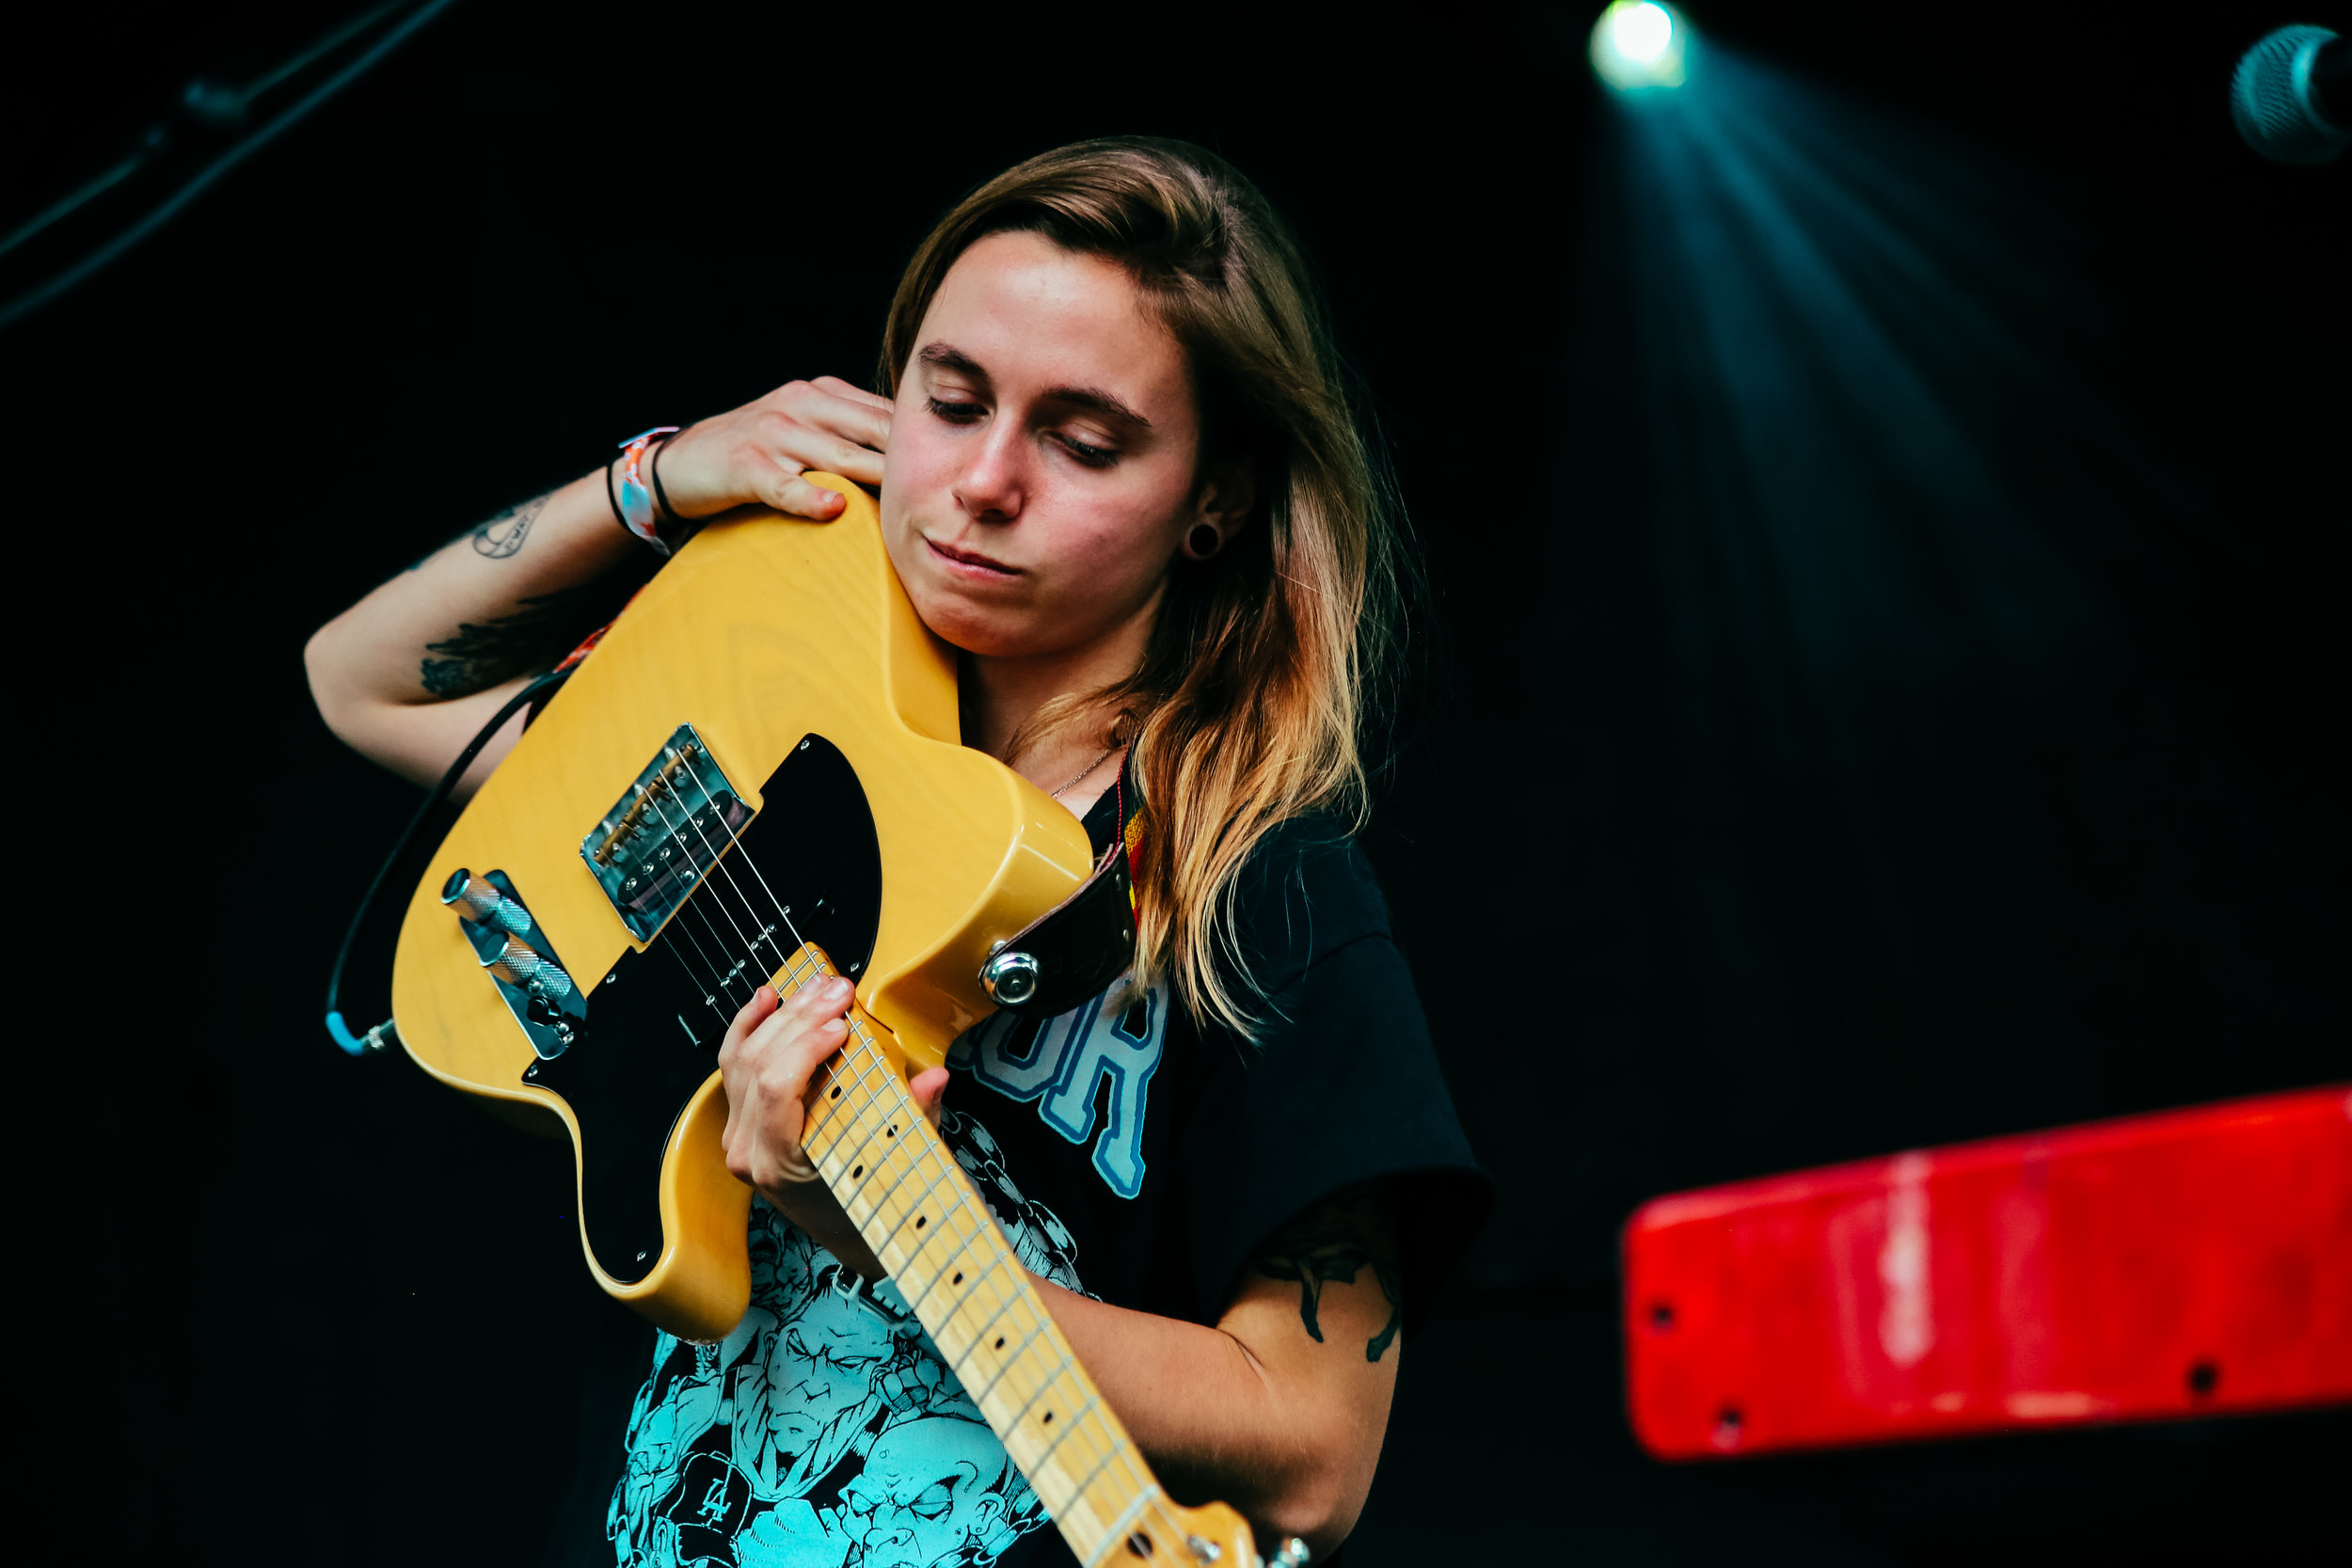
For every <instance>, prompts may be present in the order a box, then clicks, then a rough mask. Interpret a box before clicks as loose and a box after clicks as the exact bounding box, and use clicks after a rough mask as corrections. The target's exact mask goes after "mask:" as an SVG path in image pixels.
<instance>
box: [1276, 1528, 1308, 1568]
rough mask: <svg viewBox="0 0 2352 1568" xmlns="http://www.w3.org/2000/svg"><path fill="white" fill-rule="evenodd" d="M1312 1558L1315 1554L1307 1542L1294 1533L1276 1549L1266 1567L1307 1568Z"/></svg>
mask: <svg viewBox="0 0 2352 1568" xmlns="http://www.w3.org/2000/svg"><path fill="white" fill-rule="evenodd" d="M1312 1560H1314V1554H1313V1553H1312V1552H1311V1551H1309V1550H1308V1549H1307V1543H1305V1542H1304V1541H1301V1540H1300V1539H1298V1537H1296V1536H1295V1535H1294V1536H1292V1537H1291V1538H1290V1539H1289V1540H1288V1541H1285V1542H1283V1543H1282V1544H1280V1545H1279V1546H1277V1547H1276V1548H1275V1549H1274V1556H1273V1557H1272V1558H1270V1559H1268V1560H1267V1561H1266V1568H1307V1564H1308V1563H1310V1562H1311V1561H1312Z"/></svg>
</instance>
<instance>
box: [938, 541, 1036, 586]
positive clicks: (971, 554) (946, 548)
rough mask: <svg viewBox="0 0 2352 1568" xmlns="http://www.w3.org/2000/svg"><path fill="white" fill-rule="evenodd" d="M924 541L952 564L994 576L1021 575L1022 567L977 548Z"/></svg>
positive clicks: (940, 556) (941, 557)
mask: <svg viewBox="0 0 2352 1568" xmlns="http://www.w3.org/2000/svg"><path fill="white" fill-rule="evenodd" d="M923 543H924V544H926V545H928V546H930V548H931V553H932V554H933V555H936V556H938V557H939V558H940V559H941V560H943V561H946V562H950V563H951V564H954V565H957V566H961V567H963V568H964V569H965V570H967V571H973V572H986V573H989V574H991V575H993V576H996V577H1007V578H1013V577H1019V576H1020V575H1021V568H1020V567H1018V566H1009V565H1007V564H1006V563H1005V562H1001V561H998V560H997V559H996V558H995V557H993V556H986V555H982V554H981V553H980V552H979V551H977V550H960V549H957V548H956V547H955V546H952V545H943V544H941V543H940V542H939V541H938V540H936V539H926V540H924V541H923Z"/></svg>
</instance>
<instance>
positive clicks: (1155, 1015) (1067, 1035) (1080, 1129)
mask: <svg viewBox="0 0 2352 1568" xmlns="http://www.w3.org/2000/svg"><path fill="white" fill-rule="evenodd" d="M1167 1033H1168V985H1167V983H1166V982H1165V981H1161V982H1157V983H1155V984H1153V985H1152V987H1151V988H1150V989H1148V990H1137V989H1136V987H1134V986H1131V985H1128V984H1125V983H1124V982H1121V983H1120V984H1118V985H1115V986H1113V987H1111V988H1110V990H1106V991H1104V993H1103V994H1102V995H1101V996H1098V997H1096V998H1095V999H1094V1000H1092V1001H1090V1002H1088V1003H1085V1004H1082V1005H1081V1006H1076V1007H1073V1008H1072V1009H1071V1010H1070V1011H1068V1012H1066V1013H1062V1014H1059V1015H1057V1016H1056V1017H1054V1018H1048V1019H1034V1018H1017V1017H1015V1016H1014V1015H1012V1014H1010V1013H998V1014H996V1015H995V1016H994V1017H993V1018H991V1019H989V1020H988V1021H987V1022H984V1023H980V1024H977V1025H975V1026H974V1027H972V1028H970V1029H967V1030H965V1031H964V1032H963V1033H962V1034H961V1035H960V1036H958V1037H957V1038H956V1043H955V1044H954V1045H952V1046H950V1047H948V1049H947V1066H948V1067H949V1068H950V1069H954V1070H956V1071H960V1072H969V1073H971V1074H972V1076H973V1077H974V1078H975V1079H977V1080H978V1081H979V1082H980V1083H983V1084H986V1085H988V1086H989V1087H990V1088H992V1089H994V1090H995V1091H996V1092H997V1093H999V1094H1002V1095H1005V1096H1007V1097H1008V1098H1009V1099H1013V1100H1019V1101H1035V1102H1036V1103H1037V1114H1038V1115H1039V1116H1041V1117H1043V1118H1044V1119H1045V1125H1046V1126H1048V1127H1050V1128H1052V1129H1053V1130H1054V1131H1055V1132H1059V1133H1060V1134H1061V1135H1062V1136H1063V1137H1065V1138H1068V1139H1069V1140H1070V1141H1071V1142H1072V1143H1073V1144H1082V1143H1084V1142H1086V1141H1087V1139H1088V1138H1089V1136H1092V1135H1093V1133H1094V1123H1095V1119H1096V1118H1095V1102H1096V1101H1098V1100H1100V1099H1101V1098H1102V1089H1103V1084H1104V1080H1105V1079H1108V1080H1109V1081H1110V1085H1111V1092H1110V1120H1109V1125H1108V1126H1106V1127H1104V1129H1103V1132H1102V1135H1101V1136H1100V1137H1097V1138H1095V1140H1094V1171H1095V1174H1096V1175H1098V1176H1100V1177H1101V1178H1102V1179H1103V1180H1104V1182H1105V1183H1106V1184H1107V1185H1108V1186H1109V1187H1110V1190H1111V1191H1112V1192H1115V1193H1117V1194H1118V1195H1119V1196H1121V1197H1133V1196H1136V1194H1137V1193H1139V1192H1141V1191H1143V1113H1144V1110H1145V1107H1146V1104H1147V1101H1148V1099H1149V1096H1150V1094H1151V1090H1152V1073H1154V1072H1156V1071H1157V1070H1159V1066H1160V1047H1161V1044H1162V1041H1163V1039H1164V1038H1165V1037H1166V1035H1167Z"/></svg>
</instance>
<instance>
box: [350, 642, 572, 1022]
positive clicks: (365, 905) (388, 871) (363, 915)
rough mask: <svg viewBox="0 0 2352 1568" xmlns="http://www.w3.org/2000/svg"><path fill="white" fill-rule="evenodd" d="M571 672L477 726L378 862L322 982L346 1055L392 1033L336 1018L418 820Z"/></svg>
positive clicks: (544, 680)
mask: <svg viewBox="0 0 2352 1568" xmlns="http://www.w3.org/2000/svg"><path fill="white" fill-rule="evenodd" d="M577 667H578V666H577V662H576V659H566V660H564V663H563V664H562V665H560V666H558V667H557V668H555V669H553V670H550V671H548V673H546V674H544V675H541V676H540V677H539V678H538V679H536V680H534V681H532V683H531V684H530V685H528V686H526V687H524V688H523V689H521V690H520V691H517V692H516V693H515V695H514V696H513V697H511V698H509V699H508V700H507V702H506V705H505V706H503V707H501V708H500V709H499V710H498V712H497V713H496V714H494V715H493V716H492V717H491V719H490V721H489V722H488V723H486V724H485V725H483V726H482V730H481V733H479V734H477V735H476V736H474V737H473V738H472V739H471V740H469V741H468V742H467V743H466V749H465V750H464V751H462V752H458V753H457V760H456V761H455V762H453V763H451V764H450V765H449V771H448V772H446V773H444V774H442V775H441V782H440V783H439V784H436V785H434V786H433V793H432V794H430V795H427V796H426V797H425V798H424V804H422V805H421V806H419V807H418V808H417V814H416V815H415V816H412V817H410V818H409V819H408V826H407V827H406V828H405V829H403V830H401V834H400V837H399V839H398V840H397V841H395V842H394V843H393V845H392V852H391V853H390V854H389V855H387V856H385V857H384V863H383V864H382V865H381V866H380V867H378V868H377V870H376V873H375V879H374V880H373V881H372V882H370V883H369V884H368V891H367V892H366V893H365V894H363V895H361V896H360V899H359V907H358V909H356V910H354V911H352V913H351V925H350V927H348V928H347V929H345V930H344V932H343V944H342V947H340V948H338V949H336V952H335V967H334V969H333V971H332V972H330V973H329V974H328V975H327V977H326V1033H327V1035H328V1037H331V1038H332V1039H333V1040H334V1042H335V1043H336V1044H337V1045H339V1046H341V1047H342V1049H343V1051H344V1053H346V1054H348V1055H352V1056H364V1055H367V1054H368V1053H370V1052H373V1051H381V1050H383V1049H384V1045H385V1041H386V1038H387V1037H389V1036H390V1035H393V1034H395V1033H397V1031H396V1030H395V1029H394V1027H393V1022H394V1021H393V1020H391V1019H389V1018H388V1019H386V1020H385V1021H384V1022H381V1023H379V1024H377V1025H375V1027H373V1029H370V1030H368V1031H366V1032H365V1033H363V1034H356V1035H355V1034H353V1033H352V1030H351V1025H350V1024H349V1023H346V1022H344V1021H343V1014H342V989H343V969H344V966H345V965H347V964H349V963H350V962H351V953H352V949H353V948H355V947H357V946H358V944H359V933H360V932H361V931H362V930H364V929H365V928H366V927H367V924H368V921H369V919H370V917H371V916H373V914H374V913H375V909H376V905H377V903H378V901H379V900H380V899H381V898H382V895H383V893H384V887H385V884H386V883H388V882H389V881H390V880H391V879H392V873H393V872H394V871H396V870H398V869H399V867H400V863H401V862H402V861H403V860H405V858H406V857H407V854H408V846H409V844H410V842H411V841H413V840H414V839H415V838H416V836H417V830H418V829H419V828H421V827H423V826H424V819H425V818H426V817H428V816H432V815H433V808H434V807H436V806H437V805H439V804H440V803H441V802H442V801H444V800H448V799H449V797H450V792H451V791H452V790H453V789H455V788H456V787H457V781H458V780H460V779H462V778H464V777H465V776H466V769H467V768H469V767H471V766H472V765H473V759H474V758H476V757H478V756H480V755H481V754H482V748H484V747H485V746H487V745H488V744H489V743H490V737H491V736H494V735H496V734H498V733H499V730H500V728H501V726H503V725H504V724H505V722H506V721H508V720H509V719H512V718H513V717H515V714H516V710H517V709H520V708H523V707H527V706H529V705H531V704H532V703H533V702H535V701H537V700H538V699H539V698H540V697H541V696H543V695H547V694H549V693H552V692H553V690H554V689H556V688H557V687H559V686H562V685H563V684H564V682H565V681H567V680H569V679H571V676H572V671H573V670H574V669H575V668H577ZM523 722H524V725H525V727H528V726H529V724H530V720H528V719H526V720H525V721H523Z"/></svg>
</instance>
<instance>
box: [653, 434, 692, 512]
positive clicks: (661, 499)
mask: <svg viewBox="0 0 2352 1568" xmlns="http://www.w3.org/2000/svg"><path fill="white" fill-rule="evenodd" d="M677 437H678V433H677V432H676V431H672V432H671V433H670V434H669V435H667V436H663V437H661V439H660V440H659V441H656V442H655V443H654V444H653V451H651V452H649V453H647V454H646V457H645V468H646V471H647V472H648V473H650V474H652V475H653V499H654V504H656V505H657V506H659V507H660V508H661V510H662V512H663V513H664V514H665V515H667V516H668V517H669V519H670V521H671V522H673V523H675V524H676V525H677V526H678V527H679V528H685V527H686V526H687V525H688V524H689V523H692V524H695V525H700V524H701V522H702V521H703V519H702V518H700V517H692V518H690V517H686V516H684V515H680V513H679V512H678V509H677V508H676V507H675V506H672V505H671V504H670V492H668V491H667V490H664V489H663V488H661V449H662V448H663V447H666V446H668V445H669V444H670V443H671V442H672V441H675V440H676V439H677Z"/></svg>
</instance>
